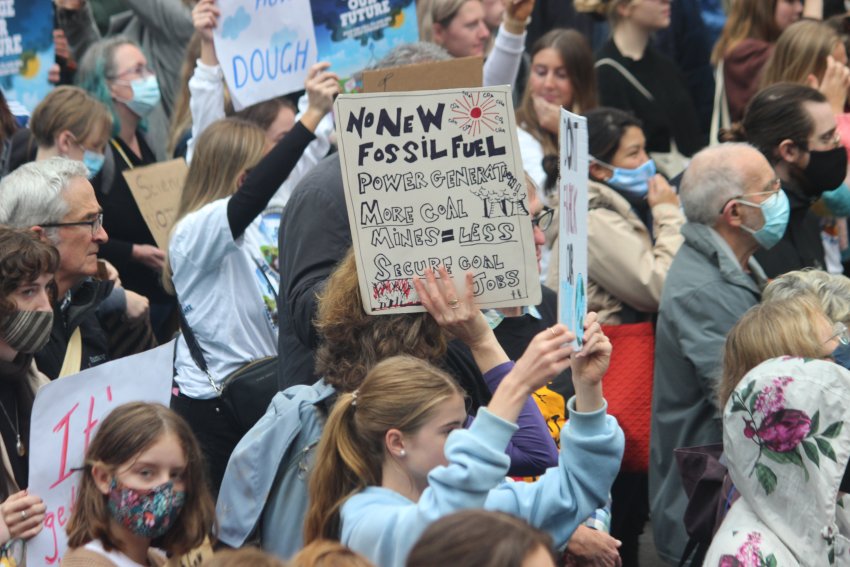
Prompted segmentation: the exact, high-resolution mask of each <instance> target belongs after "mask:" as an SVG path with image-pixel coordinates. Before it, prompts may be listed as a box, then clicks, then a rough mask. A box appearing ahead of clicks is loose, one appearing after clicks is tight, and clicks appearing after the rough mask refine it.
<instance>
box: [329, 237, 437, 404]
mask: <svg viewBox="0 0 850 567" xmlns="http://www.w3.org/2000/svg"><path fill="white" fill-rule="evenodd" d="M315 325H316V330H317V331H318V332H319V335H320V336H321V338H322V344H321V346H319V349H318V350H317V351H316V372H317V373H319V375H321V376H322V377H323V378H324V380H325V382H327V383H328V384H330V385H331V386H333V387H334V388H336V389H337V390H338V391H341V392H351V391H354V390H356V389H357V388H359V387H360V384H361V383H362V382H363V379H364V378H365V377H366V373H367V372H369V370H371V369H372V367H373V366H375V365H376V364H377V363H379V362H381V361H382V360H384V359H385V358H389V357H391V356H395V355H399V354H406V355H410V356H414V357H416V358H420V359H424V360H426V361H428V362H430V363H432V364H439V362H440V360H441V359H442V357H443V356H444V355H445V354H446V338H445V335H444V334H443V331H442V329H441V328H440V326H439V325H438V324H437V322H436V321H435V320H434V318H433V317H431V316H430V315H429V314H428V313H401V314H398V315H367V314H366V312H365V311H364V310H363V303H362V301H361V299H360V286H359V284H358V283H357V264H355V261H354V253H353V252H352V251H351V250H349V251H348V254H347V255H346V256H345V258H344V259H343V260H342V261H341V262H340V264H339V265H338V266H337V268H336V270H334V272H333V273H332V274H331V276H330V278H328V282H327V284H326V285H325V289H324V291H323V292H322V293H321V295H320V296H319V309H318V314H317V317H316V321H315Z"/></svg>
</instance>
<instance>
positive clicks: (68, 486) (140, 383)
mask: <svg viewBox="0 0 850 567" xmlns="http://www.w3.org/2000/svg"><path fill="white" fill-rule="evenodd" d="M173 353H174V343H173V342H171V343H168V344H167V345H163V346H161V347H159V348H156V349H154V350H151V351H148V352H145V353H142V354H137V355H135V356H130V357H127V358H122V359H120V360H116V361H114V362H109V363H107V364H103V365H101V366H97V367H95V368H90V369H88V370H84V371H83V372H80V373H79V374H75V375H73V376H68V377H65V378H62V379H60V380H56V381H54V382H51V383H50V384H47V385H46V386H44V387H43V388H41V390H39V392H38V395H37V396H36V398H35V403H34V404H33V409H32V422H31V425H30V430H31V431H32V434H31V436H32V438H31V440H30V478H29V491H30V492H31V493H32V494H37V495H38V496H40V497H41V498H42V499H44V503H45V504H46V505H47V514H46V515H45V518H44V529H43V530H42V531H41V533H39V535H38V536H36V537H35V538H33V539H32V540H30V542H29V543H28V544H27V565H30V566H41V565H44V566H49V565H58V564H59V561H60V559H61V557H62V555H64V553H65V549H66V548H67V540H66V537H67V536H66V531H65V529H66V525H67V523H68V520H69V519H70V517H71V511H72V510H73V508H74V503H75V501H76V493H77V485H78V483H79V479H80V472H79V471H78V469H79V467H81V466H82V465H83V456H84V455H85V452H86V449H88V446H89V443H90V442H91V440H92V439H93V437H94V434H95V432H96V431H97V426H98V425H99V424H100V422H101V421H102V420H103V418H104V417H106V415H107V414H108V413H109V412H111V411H112V410H113V409H115V408H116V407H118V406H119V405H121V404H125V403H128V402H134V401H145V402H154V403H159V404H163V405H168V403H169V402H170V400H171V378H172V372H173V371H172V359H173Z"/></svg>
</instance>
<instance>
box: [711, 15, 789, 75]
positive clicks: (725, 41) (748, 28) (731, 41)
mask: <svg viewBox="0 0 850 567" xmlns="http://www.w3.org/2000/svg"><path fill="white" fill-rule="evenodd" d="M782 1H783V0H736V1H735V2H732V8H731V10H730V11H729V16H728V17H727V18H726V23H725V24H724V26H723V31H721V32H720V38H719V39H718V40H717V43H716V44H715V45H714V50H713V51H712V52H711V62H712V63H713V64H714V65H717V64H718V63H720V61H722V60H723V58H724V57H726V56H727V55H729V53H731V52H732V50H733V49H735V48H736V47H738V44H739V43H741V42H742V41H744V40H745V39H759V40H761V41H766V42H767V43H773V42H775V41H776V40H777V39H779V35H780V34H781V33H782V30H780V29H779V26H778V25H777V24H776V3H777V2H782Z"/></svg>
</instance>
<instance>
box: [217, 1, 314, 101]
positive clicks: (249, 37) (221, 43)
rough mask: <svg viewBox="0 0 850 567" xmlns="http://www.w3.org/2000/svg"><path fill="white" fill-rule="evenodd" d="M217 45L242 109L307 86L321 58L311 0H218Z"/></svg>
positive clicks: (231, 90)
mask: <svg viewBox="0 0 850 567" xmlns="http://www.w3.org/2000/svg"><path fill="white" fill-rule="evenodd" d="M218 6H219V8H220V9H221V17H220V22H219V26H218V27H217V28H216V30H215V33H214V39H215V50H216V55H217V56H218V60H219V61H220V62H221V70H222V72H223V73H224V78H225V80H226V81H227V86H228V87H229V90H230V96H231V97H232V99H233V106H234V108H236V110H242V109H243V108H245V107H246V106H250V105H252V104H255V103H257V102H262V101H264V100H268V99H270V98H272V97H275V96H278V95H284V94H287V93H291V92H294V91H298V90H301V89H303V88H304V79H306V78H307V72H308V71H309V70H310V67H311V66H312V65H313V64H314V63H316V61H317V60H318V56H317V50H316V34H315V30H314V28H313V15H312V12H311V10H310V0H219V2H218Z"/></svg>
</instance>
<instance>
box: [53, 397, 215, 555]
mask: <svg viewBox="0 0 850 567" xmlns="http://www.w3.org/2000/svg"><path fill="white" fill-rule="evenodd" d="M168 433H170V434H173V435H174V436H175V437H177V440H178V442H179V443H180V447H181V449H183V453H184V454H185V456H186V470H185V472H184V478H185V484H186V500H185V503H184V504H183V509H182V510H181V511H180V514H179V515H178V516H177V520H176V523H175V524H174V525H173V526H172V527H171V528H170V529H169V530H168V532H166V533H165V535H163V536H161V537H160V538H158V539H155V540H153V541H152V542H151V545H153V546H154V547H159V548H161V549H164V550H165V551H167V552H168V553H169V554H170V555H182V554H184V553H187V552H188V551H190V550H192V549H194V548H196V547H198V546H200V545H201V544H202V543H203V542H204V540H205V539H206V538H207V537H210V538H212V536H213V534H214V529H215V505H214V504H213V499H212V496H210V493H209V490H208V488H207V484H206V481H205V480H204V460H203V455H202V454H201V448H200V446H199V445H198V441H197V440H196V439H195V436H194V434H193V433H192V430H191V429H189V425H188V424H187V423H186V422H185V421H184V420H183V418H182V417H180V416H179V415H177V414H176V413H174V412H173V411H171V410H170V409H168V408H167V407H165V406H161V405H159V404H149V403H145V402H133V403H129V404H124V405H122V406H118V407H117V408H115V409H114V410H112V412H111V413H110V414H109V415H107V416H106V418H104V420H103V421H102V422H101V424H100V428H99V429H98V430H97V433H96V434H95V436H94V439H93V440H92V442H91V445H89V448H88V450H87V451H86V458H85V463H84V465H83V471H82V478H81V480H80V488H79V492H78V497H77V502H76V505H75V507H74V510H73V512H72V514H71V519H70V521H69V522H68V527H67V530H68V547H71V548H77V547H81V546H83V545H85V544H87V543H88V542H90V541H93V540H100V542H101V543H102V544H103V548H104V549H106V550H107V551H111V550H113V549H121V548H120V546H119V540H118V539H117V538H116V537H115V534H114V532H113V526H112V522H111V521H110V520H111V516H110V513H109V508H108V507H107V497H106V496H105V495H104V494H103V493H101V492H100V490H99V489H98V487H97V485H96V484H95V481H94V477H93V475H92V466H93V465H95V464H97V465H99V466H103V467H106V468H107V469H109V470H111V471H113V472H114V471H115V470H117V469H118V468H119V467H120V466H121V465H123V464H125V463H128V462H130V461H131V460H132V459H133V458H134V457H136V456H137V455H139V453H142V452H143V451H145V450H146V449H147V448H148V447H150V446H151V445H153V444H154V443H156V442H157V441H159V440H160V439H161V438H162V436H163V435H166V434H168Z"/></svg>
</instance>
